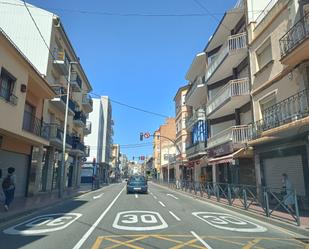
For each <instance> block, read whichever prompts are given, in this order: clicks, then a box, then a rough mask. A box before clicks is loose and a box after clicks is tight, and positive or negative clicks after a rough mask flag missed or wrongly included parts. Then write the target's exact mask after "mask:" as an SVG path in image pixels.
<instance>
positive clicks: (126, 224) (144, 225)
mask: <svg viewBox="0 0 309 249" xmlns="http://www.w3.org/2000/svg"><path fill="white" fill-rule="evenodd" d="M113 227H114V228H117V229H120V230H128V231H150V230H158V229H164V228H167V227H168V225H167V223H166V222H165V220H164V219H163V218H162V216H161V215H160V214H159V213H157V212H152V211H133V210H132V211H124V212H120V213H118V214H117V216H116V218H115V220H114V223H113Z"/></svg>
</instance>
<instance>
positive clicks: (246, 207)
mask: <svg viewBox="0 0 309 249" xmlns="http://www.w3.org/2000/svg"><path fill="white" fill-rule="evenodd" d="M242 193H243V196H244V208H245V209H246V210H247V209H248V206H247V191H246V189H245V188H244V189H243V190H242Z"/></svg>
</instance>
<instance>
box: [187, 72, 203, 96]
mask: <svg viewBox="0 0 309 249" xmlns="http://www.w3.org/2000/svg"><path fill="white" fill-rule="evenodd" d="M201 84H205V81H204V79H203V77H200V76H198V77H197V78H196V79H195V81H194V82H193V83H192V85H191V87H190V89H189V91H188V92H187V94H186V99H189V98H190V96H191V95H192V94H193V93H194V91H195V90H196V88H197V86H198V85H201Z"/></svg>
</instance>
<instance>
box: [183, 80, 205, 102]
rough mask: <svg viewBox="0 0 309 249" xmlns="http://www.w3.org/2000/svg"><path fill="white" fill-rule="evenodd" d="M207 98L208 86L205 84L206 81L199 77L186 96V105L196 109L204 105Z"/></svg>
mask: <svg viewBox="0 0 309 249" xmlns="http://www.w3.org/2000/svg"><path fill="white" fill-rule="evenodd" d="M206 98H207V92H206V84H205V82H204V79H203V78H202V77H200V76H199V77H197V78H196V79H195V81H194V82H193V83H192V84H191V87H190V88H189V90H188V92H187V94H186V104H187V105H189V106H193V107H194V108H196V107H198V106H199V105H201V104H202V103H204V102H205V99H206Z"/></svg>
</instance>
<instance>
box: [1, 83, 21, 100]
mask: <svg viewBox="0 0 309 249" xmlns="http://www.w3.org/2000/svg"><path fill="white" fill-rule="evenodd" d="M0 80H1V79H0ZM0 98H1V99H3V100H4V101H6V102H8V103H10V104H11V105H17V100H18V98H17V97H16V96H15V95H14V94H13V93H11V91H10V89H6V88H4V87H3V86H2V85H0Z"/></svg>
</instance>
